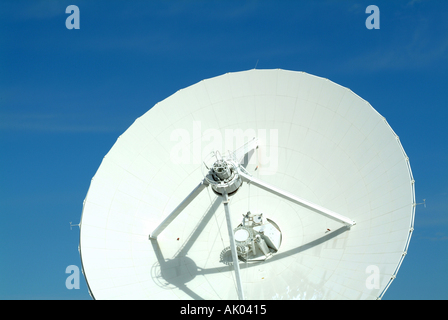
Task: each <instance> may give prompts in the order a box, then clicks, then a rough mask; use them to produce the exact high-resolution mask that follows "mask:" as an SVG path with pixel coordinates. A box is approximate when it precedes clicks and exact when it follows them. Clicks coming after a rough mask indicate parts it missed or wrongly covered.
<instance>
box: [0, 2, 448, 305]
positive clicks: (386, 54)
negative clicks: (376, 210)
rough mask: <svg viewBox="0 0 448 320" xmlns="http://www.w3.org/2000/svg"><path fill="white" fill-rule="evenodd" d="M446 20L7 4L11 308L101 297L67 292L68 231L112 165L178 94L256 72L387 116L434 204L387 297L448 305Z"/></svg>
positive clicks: (2, 79) (2, 13)
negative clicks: (371, 25)
mask: <svg viewBox="0 0 448 320" xmlns="http://www.w3.org/2000/svg"><path fill="white" fill-rule="evenodd" d="M72 4H74V5H77V6H78V7H79V9H80V29H78V30H75V29H72V30H68V29H67V28H66V26H65V20H66V18H67V17H68V16H69V14H66V13H65V9H66V7H67V6H69V5H72ZM370 4H375V5H377V6H378V7H379V9H380V29H377V30H375V29H373V30H369V29H367V28H366V26H365V21H366V19H367V17H368V16H369V15H368V14H366V13H365V9H366V7H367V6H368V5H370ZM447 16H448V2H447V1H444V0H440V1H437V0H434V1H425V0H407V1H398V0H397V1H292V0H291V1H286V0H285V1H243V0H241V1H229V0H226V1H198V0H186V1H158V0H154V1H81V0H75V1H39V0H35V1H25V0H20V1H17V0H15V1H9V0H2V1H1V2H0V147H1V152H0V164H1V168H0V216H1V223H0V299H90V296H89V294H88V291H87V287H86V283H85V281H84V279H82V278H81V284H80V289H79V290H76V289H73V290H68V289H67V288H66V287H65V280H66V278H67V276H68V274H66V273H65V269H66V267H67V266H69V265H77V266H79V267H80V266H81V262H80V257H79V253H78V250H77V247H78V241H79V229H78V228H77V227H75V228H73V230H70V226H69V222H70V221H72V222H73V223H78V222H79V220H80V217H81V211H82V203H83V200H84V197H85V195H86V193H87V190H88V187H89V184H90V179H91V178H92V177H93V175H94V174H95V172H96V170H97V169H98V167H99V165H100V163H101V160H102V158H103V156H104V155H105V154H106V153H107V152H108V151H109V149H110V148H111V147H112V145H113V144H114V142H115V141H116V139H117V138H118V136H119V135H120V134H122V133H123V132H124V131H125V130H126V129H127V128H128V127H129V126H130V125H131V124H132V122H133V121H134V120H135V119H136V118H137V117H139V116H141V115H142V114H143V113H145V112H146V111H147V110H148V109H149V108H151V107H152V106H153V105H154V104H156V103H157V102H159V101H161V100H163V99H165V98H166V97H168V96H169V95H171V94H173V93H174V92H176V91H177V90H179V89H181V88H185V87H187V86H189V85H192V84H194V83H196V82H198V81H200V80H202V79H206V78H210V77H214V76H218V75H221V74H224V73H227V72H232V71H241V70H248V69H253V68H254V67H255V65H257V69H271V68H281V69H288V70H296V71H305V72H307V73H311V74H314V75H318V76H322V77H325V78H328V79H330V80H332V81H334V82H336V83H338V84H340V85H343V86H345V87H348V88H350V89H352V90H353V91H354V92H355V93H357V94H358V95H359V96H361V97H362V98H364V99H365V100H367V101H369V102H370V103H371V104H372V106H373V107H374V108H375V109H376V110H377V111H378V112H379V113H381V114H382V115H383V116H385V117H386V118H387V121H388V122H389V124H390V125H391V126H392V128H393V129H394V131H395V132H396V133H397V134H398V135H399V136H400V141H401V143H402V144H403V147H404V149H405V151H406V153H407V155H408V156H409V158H410V163H411V168H412V171H413V175H414V178H415V180H416V198H417V201H418V202H422V200H423V199H426V204H427V205H426V208H424V207H423V206H422V205H420V206H418V207H417V210H416V218H415V231H414V233H413V236H412V239H411V243H410V247H409V251H408V255H407V256H406V258H405V260H404V262H403V265H402V266H401V269H400V271H399V272H398V276H397V278H396V280H395V281H394V282H393V283H392V285H391V287H390V288H389V290H388V291H387V293H386V294H385V296H384V299H448V289H447V285H448V276H447V273H446V271H447V270H448V184H447V180H448V174H447V173H448V129H447V124H448V111H447V108H448V103H447V101H448V99H447V98H448V20H447ZM257 62H258V64H257Z"/></svg>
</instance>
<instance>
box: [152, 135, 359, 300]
mask: <svg viewBox="0 0 448 320" xmlns="http://www.w3.org/2000/svg"><path fill="white" fill-rule="evenodd" d="M257 148H258V139H256V138H254V139H253V140H251V141H249V142H248V143H246V144H244V145H243V146H242V147H240V148H238V149H236V150H235V151H234V152H233V153H229V157H228V158H225V159H224V158H222V157H221V156H220V154H219V153H218V152H216V153H213V154H212V156H213V157H215V158H216V161H215V163H214V164H213V166H212V167H211V168H209V167H208V166H207V165H206V164H205V162H204V165H205V167H206V169H207V170H208V171H207V172H206V173H205V174H204V172H203V174H204V179H203V180H202V181H201V182H200V183H199V184H198V185H197V186H196V187H195V188H194V189H193V191H192V192H191V193H190V194H189V195H188V196H187V197H186V198H185V199H184V200H183V201H182V202H181V203H180V204H179V205H178V206H177V207H176V208H175V209H174V210H173V211H172V212H171V213H170V214H169V215H168V216H167V217H166V218H165V219H164V220H163V221H162V222H161V223H160V225H159V226H157V228H155V229H154V231H153V232H151V234H150V235H149V239H152V240H157V236H158V235H159V234H160V233H161V232H162V231H163V230H164V229H165V228H166V227H168V225H169V224H170V223H171V222H172V221H173V220H174V219H175V218H176V217H177V216H178V215H179V214H180V213H181V212H182V211H183V210H184V209H185V208H186V207H187V206H188V205H189V204H190V203H191V202H192V201H193V200H194V199H195V198H196V197H197V196H198V195H199V194H200V193H201V192H202V191H203V190H204V189H205V188H206V187H208V186H209V185H211V186H212V189H213V191H214V192H215V193H216V194H218V195H219V196H221V198H222V203H223V205H224V211H225V215H226V222H227V230H228V233H229V240H230V250H231V253H232V260H233V265H234V269H235V278H236V283H237V292H238V299H240V300H244V292H243V287H242V281H241V275H240V268H239V262H238V252H237V249H236V244H235V236H234V230H233V227H232V223H231V219H230V205H229V194H230V193H234V192H236V191H237V189H238V188H239V187H240V186H241V185H242V182H246V183H248V184H252V185H255V186H257V187H259V188H261V189H263V190H266V191H268V192H270V193H272V194H274V195H276V196H279V197H281V198H283V199H285V200H288V201H291V202H293V203H295V204H298V205H300V206H302V207H305V208H307V209H309V210H311V211H314V212H316V213H318V214H321V215H323V216H325V217H328V218H330V219H333V220H335V221H338V222H340V223H342V224H344V225H345V226H347V227H348V228H350V227H351V226H353V225H355V224H356V223H355V221H353V220H351V219H350V218H347V217H345V216H343V215H341V214H338V213H336V212H334V211H332V210H329V209H327V208H324V207H322V206H320V205H317V204H315V203H312V202H310V201H307V200H305V199H302V198H300V197H298V196H296V195H293V194H291V193H288V192H286V191H284V190H281V189H279V188H277V187H275V186H272V185H270V184H268V183H266V182H264V181H262V180H260V179H257V178H254V177H252V176H251V175H250V174H249V173H247V171H246V170H245V169H244V167H243V166H242V163H247V159H248V158H249V157H250V153H251V152H253V151H255V149H257ZM245 158H246V159H245ZM245 160H246V161H245Z"/></svg>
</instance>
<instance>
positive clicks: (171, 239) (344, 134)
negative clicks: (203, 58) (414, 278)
mask: <svg viewBox="0 0 448 320" xmlns="http://www.w3.org/2000/svg"><path fill="white" fill-rule="evenodd" d="M414 204H415V197H414V180H413V177H412V173H411V169H410V165H409V159H408V157H407V156H406V154H405V152H404V150H403V147H402V145H401V143H400V140H399V139H398V136H397V135H396V134H395V133H394V131H393V130H392V129H391V127H390V126H389V125H388V123H387V122H386V120H385V118H384V117H382V116H381V115H380V114H379V113H378V112H377V111H375V109H373V108H372V106H371V105H370V104H369V103H368V102H366V101H365V100H363V99H361V98H360V97H359V96H357V95H356V94H354V93H353V92H352V91H350V90H349V89H347V88H344V87H342V86H339V85H337V84H335V83H333V82H331V81H329V80H327V79H324V78H320V77H316V76H313V75H309V74H306V73H303V72H293V71H285V70H258V69H254V70H250V71H244V72H236V73H228V74H225V75H222V76H218V77H215V78H211V79H208V80H204V81H201V82H199V83H197V84H194V85H192V86H190V87H188V88H186V89H183V90H180V91H178V92H176V93H175V94H173V95H172V96H170V97H168V98H167V99H165V100H163V101H162V102H160V103H158V104H156V105H155V106H154V107H152V108H151V109H150V110H149V111H148V112H147V113H145V114H144V115H143V116H141V117H140V118H138V119H137V120H136V121H135V122H134V123H133V124H132V125H131V126H130V127H129V129H128V130H126V132H125V133H124V134H123V135H121V136H120V137H119V139H118V140H117V142H116V143H115V144H114V146H113V147H112V149H111V150H110V151H109V153H108V154H107V155H106V156H105V158H104V159H103V161H102V163H101V165H100V167H99V169H98V171H97V173H96V174H95V176H94V177H93V179H92V182H91V185H90V188H89V191H88V194H87V196H86V199H85V201H84V207H83V213H82V220H81V226H80V251H81V259H82V266H83V272H84V275H85V277H86V281H87V283H88V287H89V291H90V294H91V295H92V296H93V297H94V298H95V299H378V298H381V297H382V296H383V295H384V293H385V291H386V290H387V288H388V287H389V285H390V284H391V282H392V281H393V279H394V278H395V276H396V274H397V272H398V269H399V268H400V266H401V263H402V261H403V258H404V256H405V254H406V252H407V249H408V245H409V240H410V237H411V234H412V230H413V224H414V212H415V206H414Z"/></svg>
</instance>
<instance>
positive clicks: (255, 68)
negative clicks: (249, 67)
mask: <svg viewBox="0 0 448 320" xmlns="http://www.w3.org/2000/svg"><path fill="white" fill-rule="evenodd" d="M258 60H260V59H257V63H256V64H255V68H254V69H257V66H258Z"/></svg>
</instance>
